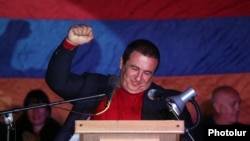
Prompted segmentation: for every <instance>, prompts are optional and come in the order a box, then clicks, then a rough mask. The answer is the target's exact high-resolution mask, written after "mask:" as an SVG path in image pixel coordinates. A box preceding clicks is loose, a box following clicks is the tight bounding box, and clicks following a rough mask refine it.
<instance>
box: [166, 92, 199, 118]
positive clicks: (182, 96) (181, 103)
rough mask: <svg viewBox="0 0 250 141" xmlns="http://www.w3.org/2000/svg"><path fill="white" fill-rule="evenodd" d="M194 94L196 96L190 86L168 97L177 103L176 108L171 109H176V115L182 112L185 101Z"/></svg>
mask: <svg viewBox="0 0 250 141" xmlns="http://www.w3.org/2000/svg"><path fill="white" fill-rule="evenodd" d="M195 96H196V92H195V90H194V89H193V88H192V87H189V88H188V89H186V90H185V91H184V92H183V93H181V94H180V95H177V96H171V97H169V98H168V99H170V100H171V101H174V103H175V104H176V105H177V107H176V108H178V109H173V110H174V111H176V112H177V114H178V115H180V114H181V113H182V111H183V109H184V107H185V105H186V103H187V102H188V101H189V100H191V99H192V98H193V97H195Z"/></svg>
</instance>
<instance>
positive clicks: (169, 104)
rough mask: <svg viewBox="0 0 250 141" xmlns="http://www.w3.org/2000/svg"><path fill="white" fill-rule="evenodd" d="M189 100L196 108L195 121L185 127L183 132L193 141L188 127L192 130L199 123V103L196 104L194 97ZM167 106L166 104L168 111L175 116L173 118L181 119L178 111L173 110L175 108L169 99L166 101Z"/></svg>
mask: <svg viewBox="0 0 250 141" xmlns="http://www.w3.org/2000/svg"><path fill="white" fill-rule="evenodd" d="M189 101H190V102H191V103H192V104H193V105H194V108H195V109H196V114H197V121H196V123H195V124H194V125H193V126H192V127H191V128H186V129H185V132H186V133H187V135H188V136H189V137H190V139H191V140H192V141H195V140H194V138H193V136H192V135H191V134H190V132H189V131H190V129H191V130H193V129H194V128H195V127H197V126H198V125H199V123H200V118H201V115H200V114H201V112H200V108H199V105H198V103H197V102H196V101H195V100H194V98H193V99H191V100H189ZM167 106H168V109H169V111H170V112H172V114H173V115H174V116H175V118H176V119H177V120H181V119H180V118H179V116H178V113H176V111H175V109H174V107H173V104H172V103H171V101H170V100H169V101H167Z"/></svg>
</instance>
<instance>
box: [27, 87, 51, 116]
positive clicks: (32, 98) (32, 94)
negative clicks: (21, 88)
mask: <svg viewBox="0 0 250 141" xmlns="http://www.w3.org/2000/svg"><path fill="white" fill-rule="evenodd" d="M49 103H50V101H49V98H48V96H47V95H46V93H45V92H44V91H43V90H41V89H35V90H31V91H29V92H28V94H27V96H26V97H25V99H24V104H23V105H24V106H29V105H31V104H49ZM46 108H47V110H48V112H49V116H50V114H51V107H50V106H47V107H46Z"/></svg>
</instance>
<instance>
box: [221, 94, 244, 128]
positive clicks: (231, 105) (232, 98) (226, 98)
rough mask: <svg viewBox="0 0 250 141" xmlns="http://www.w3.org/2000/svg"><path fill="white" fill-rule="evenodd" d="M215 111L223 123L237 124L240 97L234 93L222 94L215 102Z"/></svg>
mask: <svg viewBox="0 0 250 141" xmlns="http://www.w3.org/2000/svg"><path fill="white" fill-rule="evenodd" d="M217 109H219V110H218V111H219V113H220V115H221V118H223V119H224V120H225V121H224V122H225V123H228V124H232V123H235V122H238V117H239V112H240V97H239V96H238V95H237V94H235V93H232V92H231V93H229V94H222V95H221V96H220V97H219V99H218V102H217Z"/></svg>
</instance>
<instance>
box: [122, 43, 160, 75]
mask: <svg viewBox="0 0 250 141" xmlns="http://www.w3.org/2000/svg"><path fill="white" fill-rule="evenodd" d="M133 51H138V52H140V53H141V54H143V55H145V56H148V57H153V58H156V59H157V60H158V64H157V67H156V70H157V68H158V66H159V64H160V52H159V50H158V48H157V46H156V45H155V44H154V43H152V42H151V41H149V40H146V39H137V40H134V41H132V42H131V43H130V44H128V46H127V48H126V49H125V51H124V52H123V55H122V59H123V64H126V63H127V61H128V59H129V57H130V55H131V53H132V52H133Z"/></svg>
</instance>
